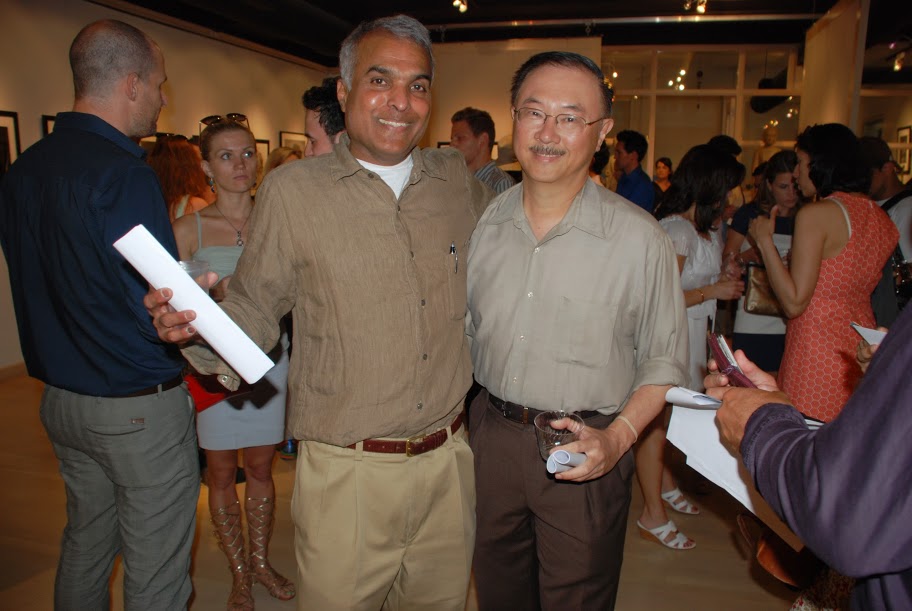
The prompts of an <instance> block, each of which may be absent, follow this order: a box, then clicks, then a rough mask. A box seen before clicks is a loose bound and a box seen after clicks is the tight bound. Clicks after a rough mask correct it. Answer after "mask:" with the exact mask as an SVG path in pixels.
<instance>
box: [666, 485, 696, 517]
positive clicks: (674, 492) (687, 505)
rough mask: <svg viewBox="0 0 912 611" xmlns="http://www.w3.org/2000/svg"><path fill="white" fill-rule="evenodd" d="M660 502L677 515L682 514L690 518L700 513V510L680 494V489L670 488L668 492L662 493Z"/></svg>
mask: <svg viewBox="0 0 912 611" xmlns="http://www.w3.org/2000/svg"><path fill="white" fill-rule="evenodd" d="M675 499H678V501H677V502H675ZM662 500H663V501H665V503H666V504H667V505H668V506H669V507H671V508H672V509H674V510H675V511H677V512H678V513H684V514H687V515H691V516H695V515H697V514H699V513H700V509H699V508H698V507H697V506H696V505H694V504H693V503H691V502H690V501H688V500H687V499H686V498H685V497H684V493H683V492H681V489H680V488H672V489H671V490H669V491H668V492H663V493H662Z"/></svg>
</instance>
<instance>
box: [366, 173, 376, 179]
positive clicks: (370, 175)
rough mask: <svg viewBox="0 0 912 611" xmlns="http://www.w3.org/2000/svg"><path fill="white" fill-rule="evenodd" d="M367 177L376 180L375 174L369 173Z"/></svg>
mask: <svg viewBox="0 0 912 611" xmlns="http://www.w3.org/2000/svg"><path fill="white" fill-rule="evenodd" d="M367 177H368V178H376V176H375V175H374V173H373V172H369V173H368V174H367Z"/></svg>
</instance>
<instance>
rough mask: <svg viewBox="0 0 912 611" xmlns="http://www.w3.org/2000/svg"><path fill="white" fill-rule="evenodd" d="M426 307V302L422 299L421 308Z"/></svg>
mask: <svg viewBox="0 0 912 611" xmlns="http://www.w3.org/2000/svg"><path fill="white" fill-rule="evenodd" d="M426 305H427V302H426V301H425V300H424V299H422V300H421V307H422V308H423V307H424V306H426Z"/></svg>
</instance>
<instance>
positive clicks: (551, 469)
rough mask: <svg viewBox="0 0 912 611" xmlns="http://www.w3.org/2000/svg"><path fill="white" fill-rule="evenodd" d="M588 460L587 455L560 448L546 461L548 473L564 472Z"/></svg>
mask: <svg viewBox="0 0 912 611" xmlns="http://www.w3.org/2000/svg"><path fill="white" fill-rule="evenodd" d="M584 462H586V455H585V454H582V453H580V452H568V451H567V450H558V451H557V452H555V453H554V454H552V455H551V456H549V457H548V462H547V463H545V465H546V467H547V469H548V473H563V472H564V471H569V470H570V469H572V468H573V467H578V466H580V465H581V464H583V463H584Z"/></svg>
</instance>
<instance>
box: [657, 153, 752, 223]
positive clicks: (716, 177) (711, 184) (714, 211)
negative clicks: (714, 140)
mask: <svg viewBox="0 0 912 611" xmlns="http://www.w3.org/2000/svg"><path fill="white" fill-rule="evenodd" d="M744 172H745V170H744V166H743V165H742V164H740V163H738V161H736V160H735V158H734V157H732V156H731V155H729V154H728V153H725V152H723V151H721V150H719V149H718V148H716V147H714V146H711V145H709V144H698V145H697V146H695V147H693V148H692V149H690V150H689V151H687V154H686V155H684V157H683V158H682V159H681V163H679V164H678V169H677V171H676V172H675V173H674V177H673V178H672V179H671V186H670V187H668V191H666V192H665V199H664V200H663V202H662V207H661V208H660V209H659V210H657V211H656V216H657V217H658V218H660V219H661V218H664V217H666V216H669V215H671V214H683V213H684V212H687V211H688V210H689V209H690V207H691V206H692V205H696V210H695V211H694V225H696V227H697V231H699V232H701V233H703V232H706V231H711V230H712V228H713V222H715V220H716V219H718V218H719V217H720V216H721V215H722V211H723V210H724V208H725V201H726V196H727V195H728V192H729V191H731V190H732V189H734V188H735V187H736V186H738V185H739V184H741V181H742V180H743V179H744Z"/></svg>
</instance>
